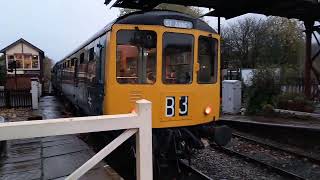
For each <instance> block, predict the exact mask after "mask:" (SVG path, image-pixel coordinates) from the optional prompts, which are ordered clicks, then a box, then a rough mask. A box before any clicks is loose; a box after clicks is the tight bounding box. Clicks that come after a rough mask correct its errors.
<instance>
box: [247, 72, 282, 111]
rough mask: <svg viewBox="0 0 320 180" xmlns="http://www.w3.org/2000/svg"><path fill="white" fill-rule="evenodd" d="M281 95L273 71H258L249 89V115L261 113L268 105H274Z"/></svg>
mask: <svg viewBox="0 0 320 180" xmlns="http://www.w3.org/2000/svg"><path fill="white" fill-rule="evenodd" d="M279 94H280V86H279V84H278V83H277V79H276V77H275V73H274V70H273V69H268V68H265V69H258V70H256V71H255V72H254V75H253V77H252V85H251V86H249V87H247V95H246V96H247V108H246V109H247V113H248V114H257V113H261V112H262V111H263V109H265V108H268V109H270V106H269V107H266V105H268V104H269V105H272V104H274V98H275V97H276V96H277V95H279Z"/></svg>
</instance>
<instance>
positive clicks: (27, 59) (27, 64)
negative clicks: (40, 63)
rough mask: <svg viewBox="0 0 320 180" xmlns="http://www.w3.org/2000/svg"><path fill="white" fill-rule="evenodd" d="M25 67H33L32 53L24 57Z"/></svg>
mask: <svg viewBox="0 0 320 180" xmlns="http://www.w3.org/2000/svg"><path fill="white" fill-rule="evenodd" d="M23 64H24V65H23V68H24V69H31V68H32V55H31V54H25V55H24V59H23Z"/></svg>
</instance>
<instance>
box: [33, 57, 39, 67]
mask: <svg viewBox="0 0 320 180" xmlns="http://www.w3.org/2000/svg"><path fill="white" fill-rule="evenodd" d="M32 68H33V69H37V68H39V56H36V55H33V56H32Z"/></svg>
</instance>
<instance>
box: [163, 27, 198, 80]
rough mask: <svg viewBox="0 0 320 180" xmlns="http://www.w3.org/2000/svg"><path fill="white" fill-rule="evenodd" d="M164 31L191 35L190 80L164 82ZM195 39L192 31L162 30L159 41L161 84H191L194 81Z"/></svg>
mask: <svg viewBox="0 0 320 180" xmlns="http://www.w3.org/2000/svg"><path fill="white" fill-rule="evenodd" d="M166 33H174V34H182V35H189V36H191V37H192V47H191V49H192V52H191V54H192V57H191V65H192V67H191V69H192V73H191V81H190V82H189V83H183V84H180V83H179V84H178V83H165V82H164V77H165V75H166V74H165V73H166V72H165V71H166V69H165V68H163V65H164V64H163V63H164V59H163V58H164V57H165V56H164V54H165V50H164V35H165V34H166ZM195 40H196V36H195V34H193V33H191V32H190V33H186V32H177V31H164V32H163V33H162V42H161V51H162V55H161V82H162V84H164V85H192V84H193V83H194V75H195V69H194V67H195V64H194V62H195V52H196V51H195V48H196V44H195V42H196V41H195Z"/></svg>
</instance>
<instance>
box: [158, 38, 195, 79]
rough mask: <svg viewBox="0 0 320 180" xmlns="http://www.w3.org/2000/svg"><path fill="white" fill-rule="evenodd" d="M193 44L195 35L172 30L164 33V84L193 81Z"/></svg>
mask: <svg viewBox="0 0 320 180" xmlns="http://www.w3.org/2000/svg"><path fill="white" fill-rule="evenodd" d="M193 44H194V38H193V35H190V34H179V33H171V32H170V33H169V32H168V33H164V34H163V56H162V70H163V72H162V74H163V75H162V82H163V83H164V84H190V83H192V73H193Z"/></svg>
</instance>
